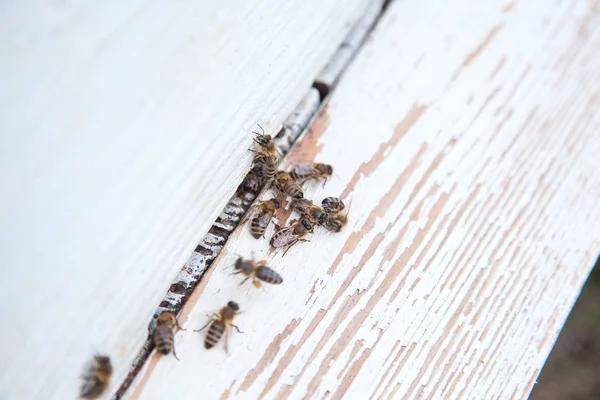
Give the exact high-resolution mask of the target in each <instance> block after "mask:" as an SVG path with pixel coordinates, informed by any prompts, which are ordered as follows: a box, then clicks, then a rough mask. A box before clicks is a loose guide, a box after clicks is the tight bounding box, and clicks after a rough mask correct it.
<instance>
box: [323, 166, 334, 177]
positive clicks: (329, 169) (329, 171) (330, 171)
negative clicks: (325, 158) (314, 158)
mask: <svg viewBox="0 0 600 400" xmlns="http://www.w3.org/2000/svg"><path fill="white" fill-rule="evenodd" d="M322 169H323V172H324V173H326V174H327V175H332V174H333V167H332V166H331V165H329V164H323V168H322Z"/></svg>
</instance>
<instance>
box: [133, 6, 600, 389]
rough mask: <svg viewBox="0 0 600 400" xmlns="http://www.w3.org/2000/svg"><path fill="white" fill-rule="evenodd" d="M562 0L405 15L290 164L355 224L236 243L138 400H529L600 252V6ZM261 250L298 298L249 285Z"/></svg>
mask: <svg viewBox="0 0 600 400" xmlns="http://www.w3.org/2000/svg"><path fill="white" fill-rule="evenodd" d="M544 4H545V5H544V7H543V8H540V5H539V2H537V1H535V0H519V1H516V2H512V3H509V2H500V1H496V2H472V1H469V0H451V1H447V0H446V1H442V0H426V1H422V2H409V1H402V2H395V3H392V5H391V6H390V8H389V10H388V12H387V14H386V15H385V16H384V18H383V19H382V21H381V23H380V24H379V26H378V27H377V29H376V30H375V32H374V33H373V34H372V36H371V40H370V41H369V42H368V43H367V45H366V46H365V47H364V48H363V49H362V50H361V53H360V54H359V55H358V58H357V59H356V61H355V62H354V64H353V65H352V66H351V68H350V69H349V71H348V72H347V73H346V74H345V75H344V76H343V78H342V80H341V82H340V83H339V86H338V88H337V89H336V91H335V92H334V93H333V97H332V99H331V101H330V103H329V106H328V109H327V110H326V112H325V113H324V114H323V115H322V116H321V117H320V118H319V119H318V120H317V121H316V122H315V124H314V126H313V128H312V130H311V132H309V134H307V135H306V136H305V137H304V139H303V140H302V141H301V142H300V143H299V145H298V146H297V147H295V148H294V149H293V151H292V154H291V155H290V158H291V159H292V160H293V159H296V160H298V159H313V158H314V159H316V160H318V161H322V162H331V163H333V164H334V166H335V168H336V171H335V173H336V177H335V178H334V179H331V180H330V181H329V182H328V183H327V186H326V187H325V188H321V187H320V186H319V185H314V186H311V187H310V188H309V189H307V191H306V196H307V197H309V198H313V199H315V200H320V199H321V198H322V197H324V196H326V195H338V194H343V196H344V198H345V199H346V200H347V201H348V202H349V203H351V210H350V223H349V226H348V227H347V229H345V230H344V231H342V232H341V233H339V234H328V233H325V232H323V231H322V230H321V231H319V232H317V233H315V234H314V235H313V236H312V237H311V238H310V239H311V242H310V243H302V244H299V245H297V246H296V247H295V248H293V249H292V250H290V251H289V252H288V253H287V255H286V256H285V257H281V255H280V254H273V253H270V252H269V247H268V242H267V240H263V241H254V240H253V239H252V238H251V237H250V235H249V233H248V227H247V226H245V227H242V228H240V229H238V231H236V232H235V233H234V234H233V235H232V238H230V241H229V242H228V244H227V246H226V247H225V250H224V251H223V252H222V253H221V256H220V257H219V259H217V261H216V262H215V263H214V264H213V267H212V268H211V270H210V272H209V273H208V274H207V277H205V280H204V282H203V283H201V285H200V286H199V287H198V289H197V291H196V292H195V294H194V295H193V296H192V299H191V300H190V301H189V302H188V304H187V306H186V307H185V308H184V312H183V313H182V317H181V320H182V323H183V324H184V327H185V328H187V329H188V331H186V332H181V333H179V334H178V335H177V336H176V342H177V348H178V354H179V356H180V358H181V361H179V362H178V361H177V360H175V359H174V358H173V357H159V356H157V355H156V354H155V355H154V356H153V357H152V358H151V359H150V361H149V362H148V363H147V365H146V368H145V370H144V371H143V373H142V377H141V379H138V380H137V381H136V384H137V387H136V388H135V390H134V391H133V392H130V397H129V398H131V399H144V400H145V399H164V398H178V399H188V398H198V396H200V395H201V396H202V398H206V399H218V398H220V399H225V398H240V399H254V398H265V399H273V398H278V399H301V398H304V399H309V398H310V399H320V398H328V399H341V398H353V399H367V398H372V399H380V398H406V399H414V398H423V399H438V398H449V399H488V398H526V397H527V395H528V393H529V391H530V390H531V388H532V385H533V384H534V382H535V379H536V376H537V374H538V372H539V370H540V368H541V367H542V365H543V363H544V360H545V358H546V356H547V354H548V352H549V351H550V349H551V347H552V344H553V342H554V340H555V338H556V336H557V334H558V332H559V330H560V328H561V326H562V324H563V321H564V320H565V318H566V316H567V314H568V312H569V309H570V307H571V305H572V304H573V302H574V300H575V299H576V297H577V295H578V292H579V290H580V287H581V285H582V283H583V281H584V280H585V278H586V276H587V274H588V272H589V270H590V268H591V267H592V264H593V261H594V260H595V257H596V255H597V252H598V249H599V246H600V230H599V226H598V221H600V208H598V207H597V200H598V198H600V177H599V176H598V174H597V171H598V170H599V169H600V160H599V159H598V154H600V138H599V135H598V128H599V125H600V116H599V115H598V113H597V109H598V94H599V93H600V56H599V55H598V52H597V49H598V48H599V45H600V25H598V24H597V21H598V19H597V18H598V14H597V12H598V11H596V10H594V5H593V2H591V1H587V0H576V1H571V2H551V3H544ZM251 251H254V252H255V254H256V256H257V258H258V257H259V258H266V259H267V260H268V262H269V264H270V265H271V266H272V267H273V268H274V269H276V270H277V271H279V272H281V274H282V275H283V277H284V283H283V286H282V287H268V288H266V289H265V290H264V291H262V290H256V289H255V288H253V287H252V286H250V285H248V286H246V287H239V286H238V283H239V282H240V281H241V279H236V277H232V276H231V271H232V269H231V265H232V264H233V261H234V259H235V257H236V254H241V255H249V254H250V253H251ZM229 300H236V301H238V302H239V303H240V306H241V308H242V311H243V314H241V315H240V316H239V317H238V318H237V320H236V323H237V324H238V325H239V326H240V328H241V329H242V330H243V332H244V333H243V334H238V333H237V332H234V333H233V336H232V338H231V343H230V352H231V354H230V355H227V354H226V353H225V351H224V350H223V349H222V348H216V349H213V350H210V351H206V350H204V348H203V346H202V341H203V339H204V335H202V334H198V333H195V332H193V331H192V329H197V328H199V327H201V326H202V325H204V323H205V322H206V320H207V317H206V315H205V314H206V313H208V312H215V311H217V310H218V309H219V308H220V307H222V306H223V305H225V304H226V302H227V301H229Z"/></svg>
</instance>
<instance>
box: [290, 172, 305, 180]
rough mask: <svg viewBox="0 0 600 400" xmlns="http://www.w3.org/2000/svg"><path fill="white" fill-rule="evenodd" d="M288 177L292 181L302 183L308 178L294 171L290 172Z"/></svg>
mask: <svg viewBox="0 0 600 400" xmlns="http://www.w3.org/2000/svg"><path fill="white" fill-rule="evenodd" d="M290 176H291V177H292V179H293V180H295V181H296V182H300V181H303V180H305V179H307V178H308V176H307V175H306V174H300V173H298V172H296V171H292V172H290Z"/></svg>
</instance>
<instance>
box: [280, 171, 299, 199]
mask: <svg viewBox="0 0 600 400" xmlns="http://www.w3.org/2000/svg"><path fill="white" fill-rule="evenodd" d="M275 187H276V188H277V190H279V191H280V192H281V194H282V195H288V196H290V197H291V198H294V199H301V198H303V197H304V192H303V191H302V187H300V185H299V184H298V183H297V182H296V181H295V180H294V179H292V177H291V176H290V174H288V173H287V172H284V171H278V172H277V175H275Z"/></svg>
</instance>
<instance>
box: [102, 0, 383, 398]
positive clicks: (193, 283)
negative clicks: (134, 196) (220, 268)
mask: <svg viewBox="0 0 600 400" xmlns="http://www.w3.org/2000/svg"><path fill="white" fill-rule="evenodd" d="M391 1H393V0H387V1H385V3H384V7H383V8H382V9H381V11H380V12H379V14H378V15H377V17H376V18H375V20H374V21H373V24H372V25H371V26H370V28H369V29H368V30H367V31H366V32H365V37H366V36H367V35H368V34H369V33H370V32H371V31H372V30H373V29H374V28H375V26H377V23H378V22H379V20H380V19H381V17H382V15H383V12H384V11H385V8H387V6H388V5H389V3H390V2H391ZM357 22H360V20H359V21H357ZM363 44H364V38H363V39H362V42H361V43H360V45H359V46H358V48H357V49H356V51H355V53H354V55H353V56H352V57H351V58H350V59H349V60H348V64H349V63H351V62H352V61H353V59H354V56H355V55H356V53H357V52H358V51H359V50H360V47H362V45H363ZM344 45H345V43H341V44H340V47H342V46H344ZM336 54H337V53H336ZM334 56H335V55H334ZM348 64H346V66H347V65H348ZM345 69H346V68H345V67H344V68H343V69H342V70H341V71H340V75H343V73H344V71H345ZM338 81H339V76H338V77H337V78H336V80H335V82H336V83H337V82H338ZM336 83H334V84H332V85H331V86H329V85H327V84H325V83H322V82H318V81H316V80H315V82H314V83H313V85H312V87H313V88H315V89H316V90H317V91H318V92H319V100H320V102H319V105H318V107H317V109H316V110H315V112H314V114H313V115H312V116H311V117H310V118H308V119H307V123H306V124H305V126H303V127H302V129H301V130H300V131H294V130H293V129H289V128H290V127H287V126H285V125H284V126H283V128H282V129H281V131H279V133H277V135H276V136H275V139H276V143H277V144H282V145H281V146H279V147H280V152H281V153H282V156H285V155H286V154H287V153H288V152H289V149H290V147H291V146H293V144H294V143H295V142H296V141H297V140H298V138H299V137H301V136H302V133H304V131H306V130H307V129H308V128H309V127H310V126H311V125H312V122H313V121H314V120H315V119H316V117H317V116H318V115H319V114H320V113H321V111H322V110H323V108H324V107H325V105H326V104H327V100H328V97H329V96H330V94H331V92H332V91H333V89H335V86H336ZM290 132H295V133H293V134H290ZM256 175H257V174H256V171H254V170H250V171H249V173H248V174H247V175H246V177H245V178H244V180H243V181H242V183H241V184H240V185H239V187H238V188H237V190H236V192H235V194H234V195H233V197H232V198H231V199H230V200H229V202H228V203H227V205H226V206H225V207H224V209H223V211H222V212H221V215H220V216H219V217H218V218H217V220H216V221H215V222H214V224H213V225H212V227H211V228H210V230H209V232H208V234H207V236H205V237H204V238H203V239H202V241H201V243H199V244H198V246H197V247H196V249H195V251H194V253H195V254H196V255H198V256H200V258H201V261H200V262H198V263H197V265H195V266H193V267H190V266H189V265H186V266H184V267H183V268H182V272H180V274H179V276H180V277H181V276H184V278H185V279H181V280H179V281H175V282H173V283H172V284H171V285H170V287H169V290H168V291H167V294H166V296H165V298H164V299H163V300H162V301H161V303H160V305H159V307H158V309H157V311H156V312H155V314H154V315H155V316H156V315H158V314H159V313H160V312H161V311H162V310H169V311H172V312H174V313H175V314H176V315H177V314H179V312H180V311H181V309H182V308H183V307H184V305H185V303H186V302H187V300H188V299H189V298H190V296H191V294H192V292H193V291H194V290H195V289H196V287H197V286H198V284H199V283H200V281H201V280H202V278H203V277H204V275H205V274H206V272H207V271H208V269H209V268H210V267H211V265H212V263H213V261H214V260H215V259H216V257H217V256H218V255H219V253H220V251H221V250H222V249H223V247H224V246H225V244H226V243H227V240H228V239H229V236H230V235H231V233H232V232H233V231H234V230H235V229H236V228H237V226H238V225H239V223H240V222H241V221H242V219H243V217H244V215H245V214H246V212H247V211H248V210H249V208H250V206H251V205H252V203H253V202H254V200H255V199H256V198H257V197H258V195H259V194H260V192H261V191H262V190H263V188H264V184H257V182H256ZM208 235H210V237H209V236H208ZM153 321H154V320H152V321H150V324H149V335H148V337H147V339H146V341H145V342H144V344H143V345H142V348H141V349H140V350H139V352H138V355H137V356H136V358H135V360H134V361H133V363H132V365H131V367H130V370H129V373H128V374H127V376H126V377H125V379H124V381H123V382H122V383H121V385H120V387H119V389H118V390H117V392H116V393H115V394H114V395H113V397H112V398H111V400H120V399H121V398H122V397H123V395H124V394H125V393H126V391H127V389H129V387H130V386H131V384H132V383H133V381H134V379H135V377H136V376H137V374H138V373H139V372H140V371H141V369H142V367H143V366H144V364H145V363H146V361H147V360H148V358H149V357H150V355H151V353H152V351H153V350H154V344H153V343H152V340H151V336H150V327H151V326H153V324H152V322H153Z"/></svg>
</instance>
